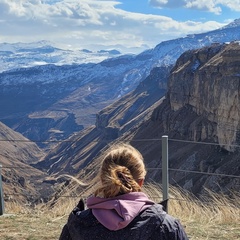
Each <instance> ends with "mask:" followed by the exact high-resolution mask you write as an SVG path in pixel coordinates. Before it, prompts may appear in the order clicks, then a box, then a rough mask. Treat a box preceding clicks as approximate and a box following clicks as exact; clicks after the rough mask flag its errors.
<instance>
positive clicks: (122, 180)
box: [95, 144, 146, 198]
mask: <svg viewBox="0 0 240 240" xmlns="http://www.w3.org/2000/svg"><path fill="white" fill-rule="evenodd" d="M145 175H146V170H145V166H144V162H143V157H142V155H141V153H140V152H139V151H138V150H137V149H135V148H134V147H132V146H131V145H128V144H120V145H117V146H114V147H112V148H111V149H110V150H109V151H108V152H107V153H106V155H105V156H104V157H103V162H102V166H101V169H100V180H101V185H102V186H101V187H100V188H99V189H98V190H97V191H96V192H95V195H98V196H102V197H106V198H109V197H115V196H118V195H121V194H125V193H129V192H139V191H141V183H142V181H143V179H144V178H145Z"/></svg>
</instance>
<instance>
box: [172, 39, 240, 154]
mask: <svg viewBox="0 0 240 240" xmlns="http://www.w3.org/2000/svg"><path fill="white" fill-rule="evenodd" d="M239 87H240V45H239V42H236V43H232V44H225V45H220V44H219V45H218V44H216V45H213V46H211V47H206V48H203V49H200V50H197V51H189V52H186V53H184V54H183V55H182V56H181V57H180V58H179V60H178V61H177V63H176V65H175V67H174V69H173V71H172V74H171V78H170V81H169V99H170V105H171V109H172V110H174V111H178V110H179V109H181V108H183V107H185V106H188V105H189V106H191V107H192V110H193V111H194V112H195V113H196V114H197V115H199V116H204V117H205V118H206V119H207V120H209V122H210V125H202V128H201V129H199V127H198V128H196V131H194V133H193V135H192V136H191V139H192V140H196V141H204V140H206V139H208V138H217V139H216V141H217V142H218V143H219V144H220V145H221V146H222V147H223V148H225V149H226V150H229V151H234V150H235V147H234V145H236V144H238V143H239V140H240V139H239V133H240V132H239V130H240V125H239V124H240V95H239ZM197 132H198V133H197Z"/></svg>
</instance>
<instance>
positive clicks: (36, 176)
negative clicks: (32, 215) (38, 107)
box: [0, 122, 53, 204]
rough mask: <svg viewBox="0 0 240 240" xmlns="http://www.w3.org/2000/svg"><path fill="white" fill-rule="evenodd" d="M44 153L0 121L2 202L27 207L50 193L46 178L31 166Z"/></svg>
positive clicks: (44, 174)
mask: <svg viewBox="0 0 240 240" xmlns="http://www.w3.org/2000/svg"><path fill="white" fill-rule="evenodd" d="M44 155H45V153H44V152H43V151H42V150H41V149H39V147H38V146H37V145H36V144H35V143H33V142H30V141H29V140H28V139H26V138H25V137H23V136H22V135H21V134H19V133H17V132H14V131H13V130H12V129H10V128H8V127H7V126H6V125H4V124H2V123H1V122H0V164H1V165H2V169H1V175H2V181H3V193H4V200H5V201H10V202H14V203H20V204H21V203H22V204H29V203H33V202H34V201H35V200H37V199H40V198H41V197H44V196H48V195H49V193H52V192H53V191H52V189H51V185H49V184H47V183H44V180H46V179H47V177H48V175H47V174H46V173H44V172H42V171H40V170H38V169H36V168H34V167H32V166H31V165H32V164H34V163H36V162H38V161H40V160H41V158H42V157H44Z"/></svg>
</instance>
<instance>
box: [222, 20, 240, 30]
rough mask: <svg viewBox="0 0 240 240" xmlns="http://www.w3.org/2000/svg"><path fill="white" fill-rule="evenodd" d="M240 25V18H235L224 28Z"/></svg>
mask: <svg viewBox="0 0 240 240" xmlns="http://www.w3.org/2000/svg"><path fill="white" fill-rule="evenodd" d="M239 26H240V18H238V19H235V20H234V21H233V22H231V23H229V24H228V25H226V26H225V27H223V28H233V27H239Z"/></svg>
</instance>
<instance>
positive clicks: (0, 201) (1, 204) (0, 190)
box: [0, 164, 4, 216]
mask: <svg viewBox="0 0 240 240" xmlns="http://www.w3.org/2000/svg"><path fill="white" fill-rule="evenodd" d="M3 213H4V199H3V188H2V165H1V164H0V216H1V215H3Z"/></svg>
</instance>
